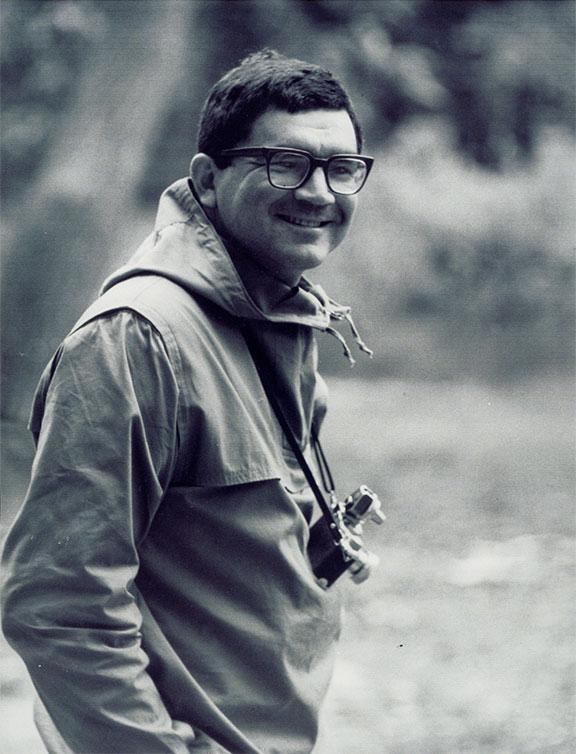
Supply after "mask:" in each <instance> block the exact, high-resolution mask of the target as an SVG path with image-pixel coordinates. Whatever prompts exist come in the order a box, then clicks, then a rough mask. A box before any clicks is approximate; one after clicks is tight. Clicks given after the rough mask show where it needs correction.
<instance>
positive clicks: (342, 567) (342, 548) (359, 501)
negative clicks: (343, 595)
mask: <svg viewBox="0 0 576 754" xmlns="http://www.w3.org/2000/svg"><path fill="white" fill-rule="evenodd" d="M330 502H331V508H332V513H333V515H334V521H333V523H329V522H328V521H327V519H326V518H325V517H324V516H322V517H321V518H319V519H318V521H316V523H315V524H314V525H313V526H312V527H311V528H310V539H309V541H308V557H309V558H310V563H311V565H312V570H313V572H314V575H315V576H316V578H317V579H323V580H324V581H325V582H326V585H327V586H330V585H331V584H333V583H334V582H335V581H336V579H338V577H339V576H341V575H342V574H343V573H344V571H347V570H348V568H350V566H352V565H353V564H355V563H357V564H360V565H368V564H370V563H372V562H373V561H374V556H373V555H372V554H371V553H370V552H369V551H368V550H367V549H366V547H365V546H364V543H363V541H362V529H363V525H364V523H365V522H366V521H372V522H373V523H376V524H382V523H383V522H384V521H385V520H386V516H385V515H384V513H383V512H382V503H381V502H380V499H379V498H378V496H377V495H376V494H375V493H374V492H372V490H371V489H369V488H368V487H367V486H366V485H365V484H363V485H361V486H360V487H358V489H357V490H355V491H354V492H353V493H352V494H351V495H349V496H348V497H347V498H346V499H345V500H344V501H343V502H340V501H338V500H337V499H336V498H335V497H333V498H332V499H331V501H330ZM336 538H338V540H339V541H336Z"/></svg>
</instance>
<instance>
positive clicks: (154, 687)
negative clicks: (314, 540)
mask: <svg viewBox="0 0 576 754" xmlns="http://www.w3.org/2000/svg"><path fill="white" fill-rule="evenodd" d="M348 312H349V310H347V309H346V308H343V307H338V306H337V305H335V304H334V302H332V301H331V300H330V299H328V297H327V296H326V295H325V294H324V293H323V291H321V289H319V288H315V287H314V286H312V285H311V284H310V283H308V282H307V281H306V280H304V279H303V280H302V282H301V283H300V285H299V286H298V287H297V288H296V289H290V288H288V287H287V286H286V285H284V284H283V283H280V282H279V281H276V280H273V279H271V278H270V279H268V278H267V277H262V274H261V273H260V277H258V276H257V275H256V276H255V277H254V281H253V284H252V285H251V288H250V290H248V289H247V288H246V285H245V284H244V282H243V280H242V279H241V278H240V277H239V275H238V273H237V271H236V269H235V267H234V265H233V263H232V261H231V258H230V256H229V254H228V252H227V249H226V246H225V245H224V244H223V242H222V240H221V239H220V238H219V237H218V235H217V234H216V233H215V231H214V229H213V227H212V226H211V224H210V223H209V221H208V220H207V218H206V217H205V215H204V214H203V211H202V209H201V208H200V207H199V205H198V204H197V203H196V201H195V200H194V197H193V195H192V193H191V191H190V188H189V186H188V184H187V183H186V181H185V180H182V181H178V182H176V183H175V184H173V185H172V186H171V187H170V188H169V189H167V191H166V192H165V193H164V194H163V196H162V198H161V201H160V206H159V211H158V216H157V221H156V226H155V230H154V233H153V234H152V235H151V236H149V237H148V238H147V239H146V241H145V242H144V243H143V244H142V246H141V247H140V248H139V249H138V251H137V253H136V254H135V256H134V257H133V258H132V260H131V261H130V262H129V263H128V264H127V265H125V266H124V267H122V268H121V269H120V270H119V271H118V272H117V273H115V274H114V275H112V276H111V277H110V278H109V279H108V280H107V281H106V283H105V285H104V288H103V292H102V295H101V296H100V298H99V299H98V300H97V301H96V302H95V303H94V304H93V305H92V306H91V307H89V308H88V310H87V311H86V312H85V313H84V315H83V316H82V317H81V319H80V320H79V321H78V322H77V323H76V325H75V326H74V328H73V329H72V331H71V333H70V334H69V335H68V336H67V338H66V339H65V340H64V342H63V343H62V345H61V347H60V348H59V349H58V351H57V353H56V354H55V356H54V357H53V359H52V360H51V362H50V364H49V365H48V367H47V368H46V370H45V372H44V374H43V376H42V378H41V380H40V384H39V386H38V389H37V392H36V395H35V398H34V404H33V409H32V416H31V422H30V426H31V429H32V431H33V433H34V437H35V440H36V443H37V449H36V455H35V460H34V465H33V470H32V477H31V482H30V487H29V490H28V493H27V496H26V499H25V501H24V504H23V507H22V509H21V511H20V513H19V516H18V517H17V520H16V521H15V523H14V525H13V527H12V529H11V531H10V533H9V535H8V538H7V541H6V545H5V550H4V573H5V582H4V586H3V592H2V594H3V615H4V618H3V620H4V631H5V634H6V636H7V638H8V641H9V642H10V643H11V644H12V645H13V647H14V648H15V649H16V651H17V652H18V653H19V654H20V655H21V656H22V658H23V659H24V661H25V663H26V665H27V668H28V671H29V673H30V675H31V677H32V679H33V682H34V685H35V687H36V690H37V692H38V697H39V708H40V711H41V713H42V714H40V716H39V720H40V721H41V722H39V723H38V724H39V726H40V733H41V735H42V736H43V738H44V740H45V743H46V745H47V748H48V750H49V751H51V752H54V753H56V752H61V751H73V752H75V753H78V754H79V753H80V752H82V753H86V754H99V753H100V752H102V753H103V752H114V754H124V753H126V754H128V753H129V752H133V753H134V754H161V753H163V752H171V753H172V754H190V753H191V752H195V753H196V752H202V753H204V754H216V752H234V753H236V754H304V752H309V751H311V749H312V748H313V745H314V741H315V739H316V736H317V729H318V714H319V709H320V705H321V702H322V699H323V697H324V695H325V693H326V689H327V685H328V682H329V679H330V675H331V670H332V663H333V654H334V645H335V640H336V639H337V637H338V633H339V616H340V598H339V589H338V588H337V587H335V588H332V589H330V590H327V591H326V590H323V589H322V588H320V587H319V586H318V585H317V584H316V582H315V579H314V578H313V574H312V572H311V569H310V564H309V561H308V558H307V555H306V543H307V538H308V529H309V524H310V522H311V519H312V516H313V503H312V496H311V493H310V490H309V489H308V488H307V486H306V484H305V480H304V478H303V475H302V472H301V470H300V469H299V467H298V464H297V463H296V461H295V458H294V456H293V453H292V451H291V450H290V448H289V446H288V444H287V442H286V440H285V438H284V437H283V435H282V432H281V430H280V428H279V426H278V424H277V421H276V419H275V417H274V416H273V414H272V412H271V409H270V407H269V404H268V401H267V399H266V397H265V394H264V392H263V389H262V385H261V383H260V381H259V378H258V375H257V372H256V370H255V366H254V363H253V362H252V360H251V358H250V356H249V353H248V351H247V347H246V344H245V342H244V339H243V337H242V332H241V327H243V326H247V327H250V328H252V329H253V331H254V332H256V334H257V337H258V338H259V340H260V342H261V345H262V347H263V348H264V349H265V351H266V352H267V354H268V355H269V357H270V359H271V360H272V361H273V362H274V367H275V370H276V374H277V380H278V387H279V392H280V394H281V395H282V396H283V403H284V408H285V411H286V413H287V415H288V416H289V418H290V421H291V424H292V426H293V428H294V431H295V434H296V436H297V437H298V440H299V442H300V444H301V446H302V447H303V448H307V445H308V438H309V434H310V428H311V424H312V421H313V420H314V418H315V417H316V418H317V419H318V418H319V417H321V415H322V414H323V411H324V404H325V395H324V394H325V388H324V386H323V383H322V380H321V379H320V378H319V376H318V374H317V355H316V346H315V342H314V337H313V329H314V328H316V329H320V330H330V331H331V327H330V324H331V321H332V320H333V319H335V318H336V319H342V318H343V317H347V316H348ZM55 742H58V743H55Z"/></svg>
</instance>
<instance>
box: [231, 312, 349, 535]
mask: <svg viewBox="0 0 576 754" xmlns="http://www.w3.org/2000/svg"><path fill="white" fill-rule="evenodd" d="M241 330H242V335H243V336H244V339H245V341H246V345H247V346H248V350H249V351H250V355H251V356H252V360H253V362H254V365H255V367H256V371H257V372H258V376H259V377H260V382H261V383H262V387H263V388H264V392H265V393H266V397H267V398H268V401H269V403H270V405H271V406H272V409H273V410H274V413H275V414H276V418H277V419H278V423H279V424H280V426H281V427H282V430H283V432H284V434H285V435H286V438H287V440H288V442H289V444H290V447H291V448H292V451H293V453H294V455H295V456H296V460H297V461H298V463H299V465H300V468H301V469H302V471H303V472H304V476H305V477H306V481H307V482H308V484H309V486H310V489H311V490H312V492H313V493H314V497H315V498H316V500H317V502H318V505H319V506H320V510H321V512H322V515H323V516H324V518H325V519H326V522H327V524H328V526H329V528H330V532H331V534H332V537H333V539H334V542H335V543H336V544H338V542H340V540H341V539H342V534H341V532H340V528H339V526H338V524H337V521H336V518H335V516H334V513H333V511H332V508H331V507H330V505H329V504H328V503H327V502H326V498H325V497H324V494H323V492H322V490H321V489H320V487H319V485H318V482H317V481H316V478H315V477H314V473H313V472H312V469H311V468H310V466H309V464H308V462H307V461H306V458H305V457H304V453H303V452H302V449H301V448H300V445H299V443H298V440H297V439H296V436H295V435H294V432H293V431H292V427H291V426H290V423H289V422H288V419H287V418H286V415H285V413H284V411H283V410H282V406H281V405H280V401H279V400H278V397H277V396H276V393H275V392H274V388H273V387H272V385H273V384H274V382H275V375H274V370H273V369H272V366H271V365H270V363H269V361H268V357H267V356H266V354H265V353H264V352H263V349H262V347H261V345H260V343H258V341H257V339H256V337H255V336H254V333H253V332H251V330H250V329H249V327H248V326H244V327H242V328H241ZM312 445H313V448H314V454H315V456H316V460H317V463H318V468H319V470H320V475H321V477H322V482H323V484H324V486H325V487H326V491H327V492H329V493H330V494H331V495H332V494H333V493H334V482H333V479H332V474H331V473H330V468H329V467H328V462H327V461H326V456H325V455H324V451H323V450H322V446H321V445H320V440H319V438H318V434H317V432H316V431H315V430H314V429H312Z"/></svg>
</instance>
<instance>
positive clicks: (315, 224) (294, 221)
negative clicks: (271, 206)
mask: <svg viewBox="0 0 576 754" xmlns="http://www.w3.org/2000/svg"><path fill="white" fill-rule="evenodd" d="M278 217H279V218H280V219H281V220H284V222H286V223H289V224H290V225H298V226H299V227H300V228H323V227H324V226H325V225H328V223H329V222H330V221H329V220H311V219H310V218H309V217H296V216H295V215H278Z"/></svg>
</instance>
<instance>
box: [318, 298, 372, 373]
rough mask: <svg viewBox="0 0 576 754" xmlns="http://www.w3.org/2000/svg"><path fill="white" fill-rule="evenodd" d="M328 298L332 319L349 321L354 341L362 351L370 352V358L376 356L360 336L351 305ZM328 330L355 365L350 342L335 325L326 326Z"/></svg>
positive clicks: (351, 364) (352, 364) (351, 363)
mask: <svg viewBox="0 0 576 754" xmlns="http://www.w3.org/2000/svg"><path fill="white" fill-rule="evenodd" d="M328 300H329V302H330V305H331V308H330V318H331V319H335V320H337V321H340V322H341V321H342V320H346V322H348V326H349V327H350V330H351V332H352V336H353V338H354V341H355V342H356V345H357V346H358V348H359V349H360V350H361V351H363V352H364V353H365V354H368V356H369V357H370V358H372V357H373V356H374V351H373V350H372V349H371V348H368V346H367V345H366V343H364V341H363V340H362V338H361V337H360V333H359V332H358V328H357V327H356V325H355V324H354V320H353V319H352V314H351V312H350V307H349V306H341V305H340V304H337V303H336V302H335V301H333V300H332V299H328ZM326 332H327V333H330V335H333V336H334V337H335V338H336V339H337V340H338V341H339V342H340V344H341V345H342V346H343V348H344V355H345V356H346V358H347V359H348V361H349V362H350V366H354V364H355V363H356V361H355V359H354V358H353V356H352V354H351V352H350V349H349V347H348V344H347V343H346V341H345V340H344V338H343V337H342V335H340V333H339V332H338V331H337V330H335V329H334V328H333V327H327V328H326Z"/></svg>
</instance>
